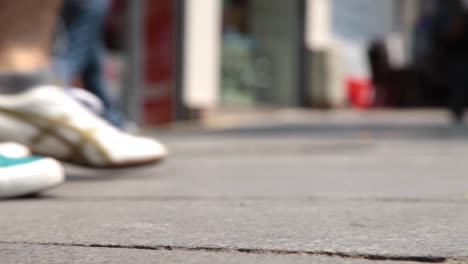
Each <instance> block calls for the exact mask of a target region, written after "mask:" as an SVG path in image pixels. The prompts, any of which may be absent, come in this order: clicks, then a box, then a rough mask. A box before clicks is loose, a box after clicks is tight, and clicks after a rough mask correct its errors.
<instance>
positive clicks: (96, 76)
mask: <svg viewBox="0 0 468 264" xmlns="http://www.w3.org/2000/svg"><path fill="white" fill-rule="evenodd" d="M109 6H110V0H65V1H64V5H63V9H62V23H63V29H64V34H65V36H64V37H65V47H64V51H63V52H61V54H59V55H58V57H57V58H56V63H55V64H56V71H57V72H58V74H59V77H60V78H61V79H62V80H63V81H64V82H65V84H66V85H71V84H72V82H73V80H74V79H75V78H77V77H81V79H82V80H83V84H84V87H85V89H86V90H88V91H89V92H91V93H93V94H94V95H96V96H97V97H98V98H99V99H101V101H102V103H103V105H104V107H105V113H104V118H106V119H107V120H108V121H110V122H111V123H112V124H114V125H115V126H117V127H121V126H122V123H123V119H122V116H121V114H120V111H118V110H117V107H116V106H115V104H114V102H112V100H111V98H110V96H109V91H108V87H107V84H106V81H105V80H104V77H103V56H104V44H103V38H102V37H103V33H104V32H103V31H104V20H105V17H106V14H107V11H108V9H109Z"/></svg>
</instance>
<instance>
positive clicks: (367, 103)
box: [346, 78, 374, 109]
mask: <svg viewBox="0 0 468 264" xmlns="http://www.w3.org/2000/svg"><path fill="white" fill-rule="evenodd" d="M346 87H347V90H348V98H349V101H350V102H351V105H352V106H353V107H354V108H358V109H369V108H371V107H372V105H373V102H374V86H373V84H372V82H371V81H370V80H368V79H362V78H361V79H359V78H349V79H348V80H347V84H346Z"/></svg>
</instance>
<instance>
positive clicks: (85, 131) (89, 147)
mask: <svg viewBox="0 0 468 264" xmlns="http://www.w3.org/2000/svg"><path fill="white" fill-rule="evenodd" d="M0 141H2V142H4V141H8V142H10V141H13V142H18V143H20V144H23V145H25V146H27V148H29V149H30V150H31V151H32V152H33V153H35V154H38V155H41V156H47V157H51V158H53V159H51V158H37V157H25V156H24V155H21V150H19V149H21V147H19V146H18V145H16V147H14V146H12V145H11V144H10V148H13V149H16V152H18V153H19V155H15V154H14V152H15V151H12V150H9V151H6V152H7V153H4V154H8V153H11V155H9V156H8V155H7V156H0V197H12V196H19V195H26V194H30V193H34V192H36V191H39V190H42V189H47V188H50V187H53V186H55V185H57V184H60V183H61V182H62V181H63V178H64V177H63V170H62V168H61V166H60V164H59V163H58V162H57V161H55V159H57V160H60V161H64V162H70V163H74V164H78V165H83V166H88V167H96V168H116V167H128V166H134V165H143V164H149V163H155V162H158V161H161V160H163V159H164V158H165V157H166V156H167V154H168V153H167V150H166V148H165V147H164V146H163V145H162V144H161V143H159V142H157V141H156V140H153V139H149V138H144V137H137V136H133V135H129V134H127V133H124V132H122V131H120V130H118V129H117V128H115V127H113V126H112V125H110V124H108V123H107V122H106V121H104V120H102V119H101V118H99V117H98V116H96V115H95V114H94V113H92V112H91V111H90V110H88V109H86V108H85V107H83V106H82V105H81V104H80V103H78V102H77V101H76V100H74V99H73V98H71V97H70V96H69V95H68V94H66V93H65V92H64V91H63V90H62V89H61V88H60V87H56V86H40V87H34V88H32V89H29V90H28V91H26V92H22V93H18V94H8V95H5V94H2V95H0ZM24 151H26V152H28V150H27V149H26V150H24V149H23V152H24ZM18 153H16V154H18ZM1 154H2V152H1V151H0V155H1ZM21 168H24V170H23V169H21ZM23 171H24V172H23ZM26 171H29V172H26ZM26 178H28V179H30V180H27V181H26V180H25V181H24V182H23V183H20V182H21V180H22V179H26ZM49 180H50V181H49ZM42 183H43V184H42ZM41 184H42V187H40V185H41ZM12 186H15V187H12Z"/></svg>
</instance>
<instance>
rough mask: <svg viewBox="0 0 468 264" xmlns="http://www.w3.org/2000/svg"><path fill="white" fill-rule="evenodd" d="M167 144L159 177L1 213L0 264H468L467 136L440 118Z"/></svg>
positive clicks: (270, 127)
mask: <svg viewBox="0 0 468 264" xmlns="http://www.w3.org/2000/svg"><path fill="white" fill-rule="evenodd" d="M408 116H411V118H406V119H405V117H408ZM160 136H161V137H162V138H163V139H164V141H165V142H167V143H168V145H169V146H170V149H171V150H172V152H173V153H172V157H171V159H170V160H169V161H168V162H166V163H164V164H162V165H159V166H154V167H146V168H139V169H126V170H116V171H96V170H86V169H81V168H74V167H70V166H69V167H68V168H67V171H68V175H69V181H68V183H67V184H66V185H64V186H63V187H61V188H59V189H57V190H54V191H52V192H51V193H49V194H48V195H47V196H44V197H40V198H39V199H23V200H11V201H3V202H1V203H0V214H1V217H0V263H2V264H3V263H15V264H16V263H132V264H137V263H200V264H202V263H203V264H207V263H346V264H347V263H349V264H354V263H369V264H372V263H390V264H393V263H395V264H396V263H421V262H424V263H468V162H467V161H468V127H467V126H458V127H453V126H451V125H449V123H448V121H446V120H445V119H444V117H443V115H429V114H427V113H426V114H414V113H413V114H412V115H404V114H401V113H400V114H395V115H393V114H391V113H385V114H373V115H372V116H368V115H362V116H360V115H344V116H339V117H336V116H335V117H330V116H323V115H321V114H314V115H313V116H307V115H302V116H301V115H295V116H294V118H289V117H288V118H279V119H275V118H270V119H268V120H267V122H266V121H264V122H251V123H249V125H240V124H239V123H236V124H235V126H229V129H220V128H219V127H218V129H215V130H213V129H177V130H175V131H171V132H170V133H169V132H162V133H160Z"/></svg>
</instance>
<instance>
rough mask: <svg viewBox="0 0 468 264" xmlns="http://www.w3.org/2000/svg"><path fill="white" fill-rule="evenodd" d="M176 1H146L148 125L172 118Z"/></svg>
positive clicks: (146, 96) (145, 119)
mask: <svg viewBox="0 0 468 264" xmlns="http://www.w3.org/2000/svg"><path fill="white" fill-rule="evenodd" d="M175 4H176V1H175V0H159V1H146V16H145V35H144V38H145V40H144V44H145V50H144V62H143V63H144V69H145V73H144V80H145V84H146V85H145V88H144V89H145V90H144V91H143V93H142V94H143V98H142V102H143V113H144V114H143V118H144V122H145V124H152V125H155V124H167V123H170V122H171V121H173V106H174V100H173V90H174V83H175V61H176V60H175V50H174V47H176V43H175V41H176V40H175V33H176V17H175V12H174V10H175Z"/></svg>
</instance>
